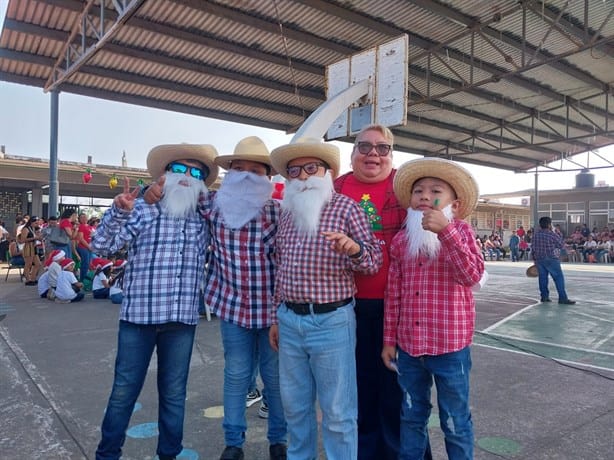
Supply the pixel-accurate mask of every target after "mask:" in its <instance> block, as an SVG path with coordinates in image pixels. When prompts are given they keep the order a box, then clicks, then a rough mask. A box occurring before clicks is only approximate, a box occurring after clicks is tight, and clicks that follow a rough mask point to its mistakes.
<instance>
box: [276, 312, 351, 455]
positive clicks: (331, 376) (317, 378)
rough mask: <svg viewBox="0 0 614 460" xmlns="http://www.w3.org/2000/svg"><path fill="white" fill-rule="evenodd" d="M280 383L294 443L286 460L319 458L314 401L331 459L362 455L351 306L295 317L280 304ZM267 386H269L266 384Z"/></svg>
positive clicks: (326, 449) (291, 441)
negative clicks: (319, 410)
mask: <svg viewBox="0 0 614 460" xmlns="http://www.w3.org/2000/svg"><path fill="white" fill-rule="evenodd" d="M277 319H278V322H279V380H280V386H281V399H282V401H283V404H284V411H285V413H286V420H287V421H288V433H289V434H290V444H289V446H288V460H315V459H317V458H318V423H317V420H316V408H315V401H316V396H317V399H318V402H319V404H320V408H321V409H322V441H323V445H324V450H325V451H326V457H327V458H328V460H353V459H356V458H357V455H358V428H357V422H356V419H357V412H358V407H357V406H358V402H357V390H356V359H355V355H354V353H355V348H356V318H355V316H354V305H353V302H352V303H350V304H348V305H347V306H344V307H341V308H338V309H337V310H335V311H333V312H330V313H323V314H313V313H312V314H310V315H297V314H296V313H294V312H293V311H291V310H289V309H288V308H287V307H286V306H285V305H284V304H281V305H280V307H279V309H278V310H277ZM265 386H266V384H265Z"/></svg>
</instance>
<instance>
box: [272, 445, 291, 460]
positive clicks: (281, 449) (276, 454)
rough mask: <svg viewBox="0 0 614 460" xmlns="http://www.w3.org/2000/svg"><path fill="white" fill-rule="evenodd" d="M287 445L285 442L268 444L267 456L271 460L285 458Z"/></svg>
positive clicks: (283, 459)
mask: <svg viewBox="0 0 614 460" xmlns="http://www.w3.org/2000/svg"><path fill="white" fill-rule="evenodd" d="M286 451H287V447H286V445H285V444H272V445H270V446H269V458H270V459H271V460H286V459H287V458H288V455H287V454H286Z"/></svg>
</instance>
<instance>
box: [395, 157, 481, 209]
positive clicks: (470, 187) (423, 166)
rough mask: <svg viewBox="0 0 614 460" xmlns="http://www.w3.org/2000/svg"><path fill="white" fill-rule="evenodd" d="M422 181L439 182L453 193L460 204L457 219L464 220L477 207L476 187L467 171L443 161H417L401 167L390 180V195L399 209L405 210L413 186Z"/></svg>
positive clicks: (477, 194)
mask: <svg viewBox="0 0 614 460" xmlns="http://www.w3.org/2000/svg"><path fill="white" fill-rule="evenodd" d="M423 177H434V178H436V179H441V180H443V181H445V182H447V183H448V184H450V187H452V188H453V189H454V192H455V193H456V197H457V198H458V200H459V201H460V206H459V208H458V213H457V216H456V217H458V218H459V219H464V218H465V217H467V216H468V215H469V214H471V212H472V211H473V210H474V209H475V207H476V206H477V204H478V198H479V196H480V192H479V190H478V184H477V182H476V181H475V179H474V178H473V176H472V175H471V173H470V172H469V171H467V170H466V169H465V168H463V167H462V166H460V165H459V164H457V163H455V162H453V161H450V160H444V159H443V158H420V159H418V160H412V161H408V162H406V163H403V164H402V165H401V167H400V168H399V169H398V171H397V173H396V175H395V176H394V194H395V195H396V197H397V200H399V203H400V204H401V206H402V207H403V208H405V209H407V208H409V202H410V201H411V192H412V188H413V186H414V183H415V182H416V181H417V180H419V179H422V178H423Z"/></svg>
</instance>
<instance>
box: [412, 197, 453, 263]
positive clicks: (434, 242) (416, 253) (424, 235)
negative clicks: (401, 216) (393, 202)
mask: <svg viewBox="0 0 614 460" xmlns="http://www.w3.org/2000/svg"><path fill="white" fill-rule="evenodd" d="M441 211H442V212H443V215H444V216H446V217H447V218H448V219H452V218H453V214H452V205H451V204H449V205H448V206H446V207H445V208H443V209H442V210H441ZM423 217H424V213H423V212H422V211H418V210H414V209H411V208H409V209H408V210H407V218H406V219H405V235H406V236H407V254H408V256H409V258H410V259H417V258H418V257H420V256H424V257H427V258H429V259H436V258H437V256H439V250H440V249H441V241H439V238H438V237H437V233H434V232H431V231H430V230H425V229H424V228H422V218H423Z"/></svg>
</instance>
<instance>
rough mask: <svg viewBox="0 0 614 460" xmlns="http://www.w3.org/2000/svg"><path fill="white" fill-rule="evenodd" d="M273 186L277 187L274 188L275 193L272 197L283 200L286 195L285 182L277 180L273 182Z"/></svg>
mask: <svg viewBox="0 0 614 460" xmlns="http://www.w3.org/2000/svg"><path fill="white" fill-rule="evenodd" d="M273 186H274V187H275V188H274V189H273V195H272V196H271V198H273V199H274V200H281V199H283V197H284V186H285V184H284V182H275V183H274V184H273Z"/></svg>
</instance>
